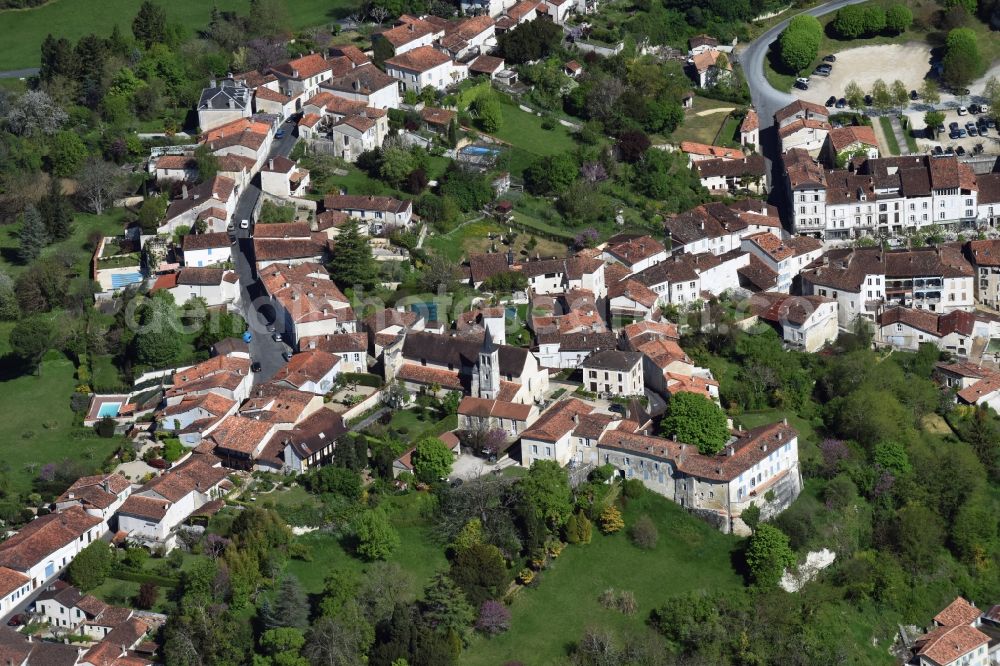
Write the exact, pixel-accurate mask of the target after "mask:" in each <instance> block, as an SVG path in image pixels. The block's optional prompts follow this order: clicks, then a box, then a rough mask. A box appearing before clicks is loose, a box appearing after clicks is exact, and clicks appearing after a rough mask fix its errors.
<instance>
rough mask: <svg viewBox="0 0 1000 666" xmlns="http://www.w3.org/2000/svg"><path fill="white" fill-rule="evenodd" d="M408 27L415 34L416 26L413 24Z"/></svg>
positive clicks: (408, 24)
mask: <svg viewBox="0 0 1000 666" xmlns="http://www.w3.org/2000/svg"><path fill="white" fill-rule="evenodd" d="M406 26H407V27H408V28H409V29H410V32H413V31H414V30H416V27H414V25H413V24H412V23H407V24H406Z"/></svg>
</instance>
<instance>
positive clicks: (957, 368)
mask: <svg viewBox="0 0 1000 666" xmlns="http://www.w3.org/2000/svg"><path fill="white" fill-rule="evenodd" d="M934 367H936V368H937V369H938V370H942V371H944V372H950V373H952V374H955V375H959V376H960V377H971V378H973V379H983V378H984V377H990V376H993V375H994V374H996V373H995V372H994V371H993V370H991V369H990V368H984V367H982V366H981V365H977V364H975V363H969V362H968V361H959V362H955V363H946V362H944V361H941V362H939V363H937V364H935V366H934Z"/></svg>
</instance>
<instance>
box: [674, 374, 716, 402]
mask: <svg viewBox="0 0 1000 666" xmlns="http://www.w3.org/2000/svg"><path fill="white" fill-rule="evenodd" d="M663 376H664V378H665V379H666V381H667V393H669V394H670V395H677V394H678V393H697V394H698V395H702V396H705V397H706V398H709V399H710V400H711V399H714V396H713V395H712V391H710V390H709V387H710V386H714V387H716V389H718V387H719V382H717V381H715V380H714V379H707V378H705V377H698V376H697V375H684V374H681V373H678V372H665V373H663ZM716 392H718V391H716Z"/></svg>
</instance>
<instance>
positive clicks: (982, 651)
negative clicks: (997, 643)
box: [911, 597, 993, 666]
mask: <svg viewBox="0 0 1000 666" xmlns="http://www.w3.org/2000/svg"><path fill="white" fill-rule="evenodd" d="M981 617H982V613H981V612H980V610H979V609H978V608H976V607H975V606H973V605H972V604H971V603H969V602H968V601H966V600H965V599H963V598H962V597H957V598H956V599H955V600H954V601H953V602H951V603H950V604H949V605H948V607H947V608H945V609H944V610H943V611H941V612H940V613H938V614H937V615H935V616H934V624H933V626H932V627H931V628H930V629H929V630H928V631H927V632H926V633H925V634H923V635H921V636H918V637H917V638H916V639H915V640H914V644H913V648H914V660H913V661H912V662H911V663H914V664H916V665H917V666H952V665H956V666H957V665H961V666H989V664H991V663H993V662H992V660H991V659H990V651H991V647H990V644H991V643H992V640H991V638H990V636H989V635H987V634H985V633H983V631H981V630H980V627H982V620H981Z"/></svg>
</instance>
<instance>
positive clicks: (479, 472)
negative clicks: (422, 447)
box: [448, 453, 517, 481]
mask: <svg viewBox="0 0 1000 666" xmlns="http://www.w3.org/2000/svg"><path fill="white" fill-rule="evenodd" d="M516 464H517V463H516V462H515V461H514V460H512V459H511V458H510V457H505V458H503V459H501V460H500V461H498V462H495V463H491V462H487V461H486V460H483V459H482V458H477V457H476V456H474V455H472V454H469V453H463V454H462V455H460V456H458V458H456V459H455V464H454V465H452V466H451V474H449V475H448V478H449V479H450V480H455V479H462V480H463V481H471V480H472V479H478V478H479V477H481V476H483V475H484V474H490V473H492V472H493V471H495V470H498V469H503V468H505V467H511V466H513V465H516Z"/></svg>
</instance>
